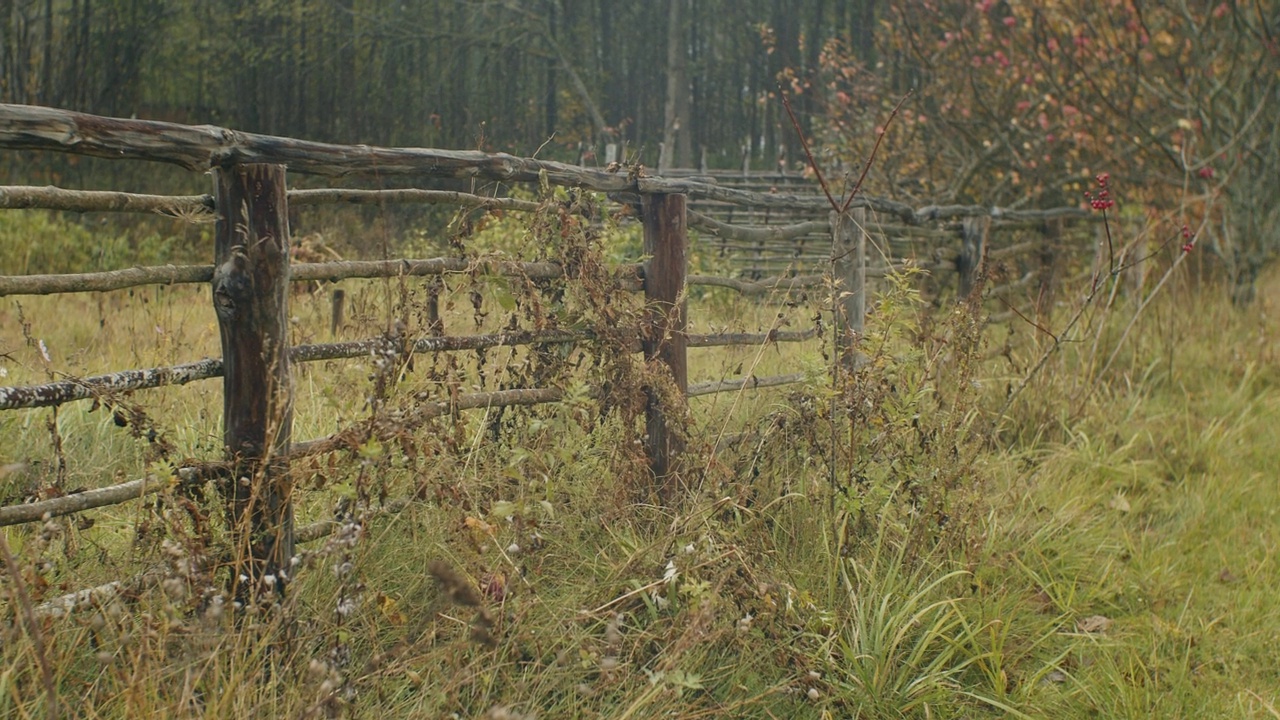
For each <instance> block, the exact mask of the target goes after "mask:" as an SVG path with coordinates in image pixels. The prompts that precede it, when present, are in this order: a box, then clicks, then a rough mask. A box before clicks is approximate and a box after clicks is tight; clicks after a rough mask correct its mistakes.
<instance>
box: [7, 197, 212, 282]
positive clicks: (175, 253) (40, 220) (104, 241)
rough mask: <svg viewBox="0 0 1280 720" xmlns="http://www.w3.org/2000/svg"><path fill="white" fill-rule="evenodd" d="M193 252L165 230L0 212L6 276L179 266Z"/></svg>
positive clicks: (32, 213) (182, 241)
mask: <svg viewBox="0 0 1280 720" xmlns="http://www.w3.org/2000/svg"><path fill="white" fill-rule="evenodd" d="M166 230H168V231H169V232H172V230H171V229H170V228H166ZM193 254H194V253H193V252H192V248H191V247H190V245H189V243H188V242H187V241H186V240H185V238H183V237H181V236H179V235H174V234H169V233H168V232H165V231H158V232H147V231H146V229H145V228H144V229H142V231H141V232H111V230H110V228H107V229H105V231H104V229H103V228H94V227H91V226H87V225H84V224H81V223H74V222H67V221H65V220H63V219H62V218H60V217H59V216H58V214H56V213H41V212H30V211H27V212H13V211H8V212H6V213H4V214H0V274H4V275H36V274H44V273H71V272H92V271H95V270H118V269H121V268H127V267H133V266H135V265H162V264H167V263H181V262H184V261H189V260H190V259H193V258H191V256H192V255H193Z"/></svg>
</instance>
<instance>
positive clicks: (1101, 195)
mask: <svg viewBox="0 0 1280 720" xmlns="http://www.w3.org/2000/svg"><path fill="white" fill-rule="evenodd" d="M1096 179H1097V181H1098V194H1097V195H1094V194H1093V193H1091V192H1088V191H1086V192H1085V194H1084V199H1085V200H1088V201H1089V207H1092V208H1093V209H1094V210H1106V209H1107V208H1110V207H1114V206H1115V204H1116V201H1115V200H1112V199H1111V188H1109V187H1108V184H1109V183H1110V182H1111V173H1102V174H1100V175H1098V177H1097V178H1096Z"/></svg>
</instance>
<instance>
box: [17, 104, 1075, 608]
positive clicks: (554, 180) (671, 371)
mask: <svg viewBox="0 0 1280 720" xmlns="http://www.w3.org/2000/svg"><path fill="white" fill-rule="evenodd" d="M0 149H28V150H45V151H56V152H66V153H75V154H80V155H92V156H99V157H107V158H115V159H134V160H148V161H158V162H165V163H170V164H175V165H178V166H180V167H184V168H187V169H189V170H192V171H198V172H204V171H210V170H211V171H213V172H214V175H215V177H216V180H217V192H216V193H215V194H213V195H183V196H161V195H139V194H131V193H121V192H104V191H76V190H67V189H62V188H57V187H39V188H36V187H23V186H8V187H0V208H13V209H24V208H45V209H51V210H60V211H70V212H144V213H162V214H168V215H174V216H179V217H186V218H198V217H205V216H208V217H212V218H214V219H215V221H216V223H217V225H216V233H215V237H216V248H215V252H214V257H213V258H212V260H213V264H212V265H201V266H173V265H169V266H159V267H139V268H128V269H121V270H108V271H103V272H92V273H75V274H66V275H32V276H18V277H0V296H4V295H33V294H35V295H38V294H57V293H70V292H104V291H112V290H121V289H126V288H131V287H136V286H140V285H156V284H159V285H166V284H183V283H186V284H205V283H207V284H210V285H211V286H212V289H213V298H214V311H215V313H216V315H217V318H218V322H219V328H220V337H221V341H222V357H221V358H210V359H203V360H199V361H196V362H192V363H187V364H182V365H175V366H171V367H157V368H149V369H137V370H125V371H121V372H116V373H110V374H106V375H98V376H94V377H87V378H67V379H64V380H59V381H55V382H49V383H45V384H39V385H29V386H22V387H0V410H12V409H20V408H40V407H55V406H58V405H61V404H64V403H67V402H72V401H76V400H82V399H89V398H95V399H99V400H102V401H104V402H111V401H112V400H113V398H114V396H116V395H118V394H120V393H127V392H132V391H137V390H143V389H147V388H156V387H162V386H169V385H182V384H186V383H190V382H194V381H197V380H203V379H209V378H215V377H222V378H223V383H224V386H223V398H224V413H223V414H224V435H223V444H224V453H223V457H222V458H220V459H219V460H216V461H212V462H205V463H188V464H186V465H184V466H183V467H181V468H179V469H178V470H177V471H175V474H174V476H173V477H169V478H157V477H147V478H142V479H137V480H132V481H129V482H125V483H120V484H117V485H113V486H110V487H104V488H97V489H92V490H88V491H86V492H83V493H78V494H73V495H67V496H63V497H53V498H48V499H45V500H41V501H39V502H35V503H30V504H24V505H16V506H10V507H0V526H3V525H9V524H15V523H22V522H32V521H36V520H39V519H40V518H42V517H46V516H57V515H64V514H70V513H76V512H82V511H85V510H89V509H93V508H98V507H104V506H107V505H112V504H118V503H121V502H126V501H129V500H132V499H136V498H138V497H143V496H145V495H148V494H151V493H154V492H158V491H160V490H162V489H164V488H166V487H170V486H172V485H173V484H174V483H194V482H203V481H205V480H207V479H210V478H213V479H216V480H218V481H219V484H220V487H222V488H223V491H224V494H225V498H226V503H227V512H228V519H229V521H230V524H231V525H232V527H233V532H234V533H235V535H234V537H235V540H236V543H237V546H238V548H239V549H240V550H241V552H239V553H237V558H238V559H237V562H238V563H239V565H238V566H237V568H236V571H235V572H234V573H232V575H233V585H234V586H235V587H234V590H235V592H236V594H237V597H238V598H239V599H241V600H242V601H244V602H248V601H250V600H251V599H252V598H251V597H250V593H248V588H258V587H261V581H262V579H263V578H273V579H274V586H273V587H274V590H275V591H276V592H277V593H281V592H284V590H285V582H286V577H287V573H286V572H282V571H283V570H285V569H286V568H287V567H288V563H289V562H290V559H291V558H292V557H293V553H294V547H295V545H296V543H297V542H301V541H303V540H304V539H314V537H319V536H320V535H321V534H323V533H322V531H320V530H314V529H311V530H305V529H299V528H295V527H294V523H293V510H292V505H291V495H292V487H291V482H292V480H291V474H290V472H289V464H290V463H291V462H293V461H296V460H298V459H300V458H304V457H309V456H314V455H319V454H322V453H326V452H334V451H354V450H355V449H357V448H358V447H360V446H361V443H363V442H364V441H366V440H368V439H371V438H390V437H392V434H393V433H394V432H400V431H402V430H403V429H405V428H410V429H411V428H416V427H420V426H421V425H422V424H423V423H425V422H426V421H427V420H429V419H431V418H434V417H440V416H442V415H445V414H447V413H452V412H456V411H459V410H466V409H478V408H497V407H507V406H515V405H537V404H542V403H551V402H558V401H560V399H561V397H562V395H563V393H562V391H561V390H560V389H558V388H520V389H510V390H501V391H495V392H488V393H473V394H470V395H463V396H460V397H457V398H455V399H453V400H452V401H450V402H441V401H439V400H433V399H431V398H429V397H421V398H413V404H412V406H411V407H409V408H407V409H402V410H400V411H397V413H398V414H397V415H396V418H395V420H396V422H395V423H394V427H392V426H391V425H392V424H390V423H387V422H386V421H384V420H380V419H379V417H380V416H379V414H378V413H376V412H375V414H374V417H373V419H371V420H367V421H362V422H360V423H356V424H354V425H352V426H350V427H348V428H346V429H344V430H341V431H339V432H337V433H334V434H333V435H330V436H327V437H323V438H316V439H312V440H308V441H303V442H293V441H292V437H291V431H290V418H291V408H292V398H293V395H292V389H291V374H290V367H291V365H292V364H294V363H306V362H314V361H318V360H333V359H340V358H355V357H363V356H369V355H371V354H373V353H375V352H377V351H379V349H380V348H383V347H384V346H385V345H386V343H387V342H388V340H387V339H386V338H368V339H365V340H357V341H350V342H337V343H327V344H317V345H302V346H298V347H289V346H288V343H287V333H286V332H285V321H286V318H287V304H288V293H287V292H286V287H287V283H288V282H290V281H314V280H328V281H340V280H344V279H350V278H389V277H409V276H440V275H448V274H461V273H466V274H469V275H473V276H481V275H495V276H508V277H521V278H528V279H532V280H540V281H544V280H545V281H558V282H573V281H575V279H576V278H574V277H572V275H573V273H574V272H575V271H574V270H572V269H567V268H569V266H562V265H561V264H559V263H556V262H515V261H498V260H478V259H469V258H432V259H396V260H382V261H341V262H328V263H310V264H308V263H299V264H291V263H290V261H289V242H290V240H289V228H288V222H287V217H288V209H289V208H290V206H314V205H322V204H340V203H348V204H382V203H440V204H449V205H453V206H457V207H463V208H474V209H482V210H503V211H514V212H533V211H536V210H538V209H539V208H540V207H541V206H540V205H539V204H538V203H534V202H530V201H526V200H519V199H513V198H507V197H489V196H484V195H478V194H472V193H460V192H446V191H437V190H423V189H416V188H404V189H385V190H361V189H337V188H334V189H314V190H287V189H286V188H285V182H286V174H285V173H286V171H285V168H286V167H287V168H288V172H292V173H304V174H312V175H319V176H324V177H346V176H364V177H375V176H376V177H378V178H382V179H385V178H395V177H405V176H413V177H430V178H464V179H474V180H487V181H495V182H500V183H512V182H527V183H537V184H538V185H540V186H548V185H552V186H566V187H576V188H583V189H587V190H591V191H597V192H601V193H606V194H608V195H609V197H611V198H613V199H615V200H618V201H620V202H623V203H625V204H628V205H630V206H633V207H638V208H639V210H640V213H639V214H640V218H641V222H642V223H643V226H644V244H645V253H646V255H647V256H648V257H649V259H648V261H647V262H645V263H643V264H636V265H624V266H622V267H619V268H617V269H616V275H615V277H614V281H615V282H614V283H613V286H612V287H614V288H616V290H618V291H643V292H644V294H645V299H646V309H647V311H646V320H645V322H644V325H643V329H642V332H641V333H640V334H639V335H638V336H637V337H635V338H634V340H633V341H628V344H627V347H626V348H625V349H627V350H631V351H635V352H643V354H644V357H645V359H646V361H647V362H648V363H649V364H650V366H651V367H653V368H657V369H659V370H660V372H659V373H658V375H659V376H660V377H661V379H659V380H656V381H653V382H651V383H650V384H649V385H648V386H647V387H646V388H645V390H646V393H647V396H648V402H647V411H646V438H647V440H646V448H647V452H648V456H649V462H650V467H651V469H652V471H653V478H654V485H653V494H654V495H655V497H657V498H660V499H661V500H662V501H664V502H667V503H672V504H674V503H677V502H679V499H680V494H681V493H680V490H681V488H682V487H683V483H684V480H683V478H682V472H683V470H682V466H681V463H680V455H681V452H682V450H683V448H684V442H685V433H686V432H687V430H686V428H685V421H684V420H685V417H686V415H687V411H686V403H687V400H688V399H689V398H692V397H698V396H701V395H706V394H712V393H718V392H741V391H744V390H750V389H754V388H765V387H776V386H780V385H785V384H790V383H796V382H803V381H804V377H803V376H802V375H800V374H790V375H779V376H774V377H761V378H756V377H747V378H738V379H733V380H714V381H707V382H701V383H692V384H690V382H689V378H688V371H687V352H688V348H698V347H721V346H729V345H761V344H766V343H774V342H802V341H806V340H810V339H812V338H815V337H817V333H816V332H815V331H813V330H806V331H783V330H777V329H775V330H772V331H770V332H764V333H722V334H712V335H694V334H690V333H688V331H687V321H688V318H687V313H688V308H687V303H686V297H687V288H688V287H690V286H705V287H719V288H726V289H731V290H734V291H737V292H740V293H743V294H745V295H759V294H765V293H772V292H778V293H785V292H793V291H800V290H803V289H807V288H818V287H823V288H829V289H830V290H831V291H832V292H833V297H838V298H841V300H840V302H839V303H838V304H839V306H840V311H839V313H837V321H838V327H839V328H840V330H841V337H842V341H841V342H842V347H843V346H845V345H848V347H849V348H852V347H853V343H856V340H857V337H858V336H859V335H860V333H861V330H862V318H863V315H864V314H865V305H866V292H867V288H866V278H867V277H872V276H874V275H876V274H878V273H882V272H883V270H879V269H877V268H874V267H868V251H867V249H866V245H867V244H868V243H869V240H868V233H873V236H874V237H879V238H881V239H888V238H895V239H896V238H906V237H914V238H917V239H925V240H928V241H932V242H939V243H940V242H949V241H950V240H951V239H953V238H956V237H957V236H956V233H957V232H959V231H962V230H963V229H964V228H970V230H969V235H968V237H972V236H973V231H972V228H974V227H981V228H983V237H984V238H985V237H986V233H988V232H990V231H991V230H992V229H998V228H1000V227H1002V226H1007V225H1010V224H1020V225H1025V224H1029V223H1039V224H1052V223H1054V222H1059V223H1060V221H1062V220H1064V219H1085V218H1088V217H1089V216H1088V214H1087V213H1086V212H1084V211H1082V210H1079V209H1076V208H1055V209H1051V210H1008V209H1001V208H989V207H981V206H968V205H947V206H927V207H922V208H918V209H917V208H912V207H910V206H907V205H904V204H902V203H898V202H895V201H891V200H886V199H883V198H874V197H859V198H857V199H856V200H855V201H854V203H853V205H852V211H851V212H850V213H848V214H846V215H836V214H833V215H831V216H827V213H828V211H829V210H830V208H829V207H828V204H827V201H826V200H825V199H823V198H820V197H817V196H816V195H797V194H787V193H775V192H757V191H755V190H744V189H736V188H729V187H724V186H721V185H719V184H717V183H716V182H715V181H714V178H711V179H703V178H685V179H679V178H658V177H650V176H647V175H646V174H645V173H644V171H643V169H642V168H639V167H635V168H623V169H622V170H620V171H619V172H607V171H600V170H590V169H584V168H580V167H576V166H571V165H565V164H562V163H555V162H549V161H543V160H536V159H531V158H520V157H515V156H511V155H506V154H501V153H498V154H492V153H482V152H475V151H455V150H436V149H426V148H378V147H369V146H341V145H332V144H327V143H317V142H310V141H305V140H297V139H293V138H283V137H275V136H269V135H260V134H253V133H243V132H237V131H234V130H228V129H224V128H218V127H213V126H198V127H197V126H185V125H177V124H173V123H162V122H152V121H141V120H131V119H120V118H104V117H97V116H92V115H86V114H82V113H75V112H70V111H66V110H58V109H53V108H38V107H29V106H20V105H0ZM689 198H697V199H699V200H703V201H707V202H710V203H723V204H729V205H733V206H739V207H742V206H746V207H753V208H762V209H764V210H766V211H767V213H772V216H775V217H777V216H781V217H787V216H791V217H798V216H807V217H808V218H809V219H800V220H798V221H792V222H788V223H785V224H781V225H776V224H775V225H767V226H759V225H742V224H733V223H729V222H724V221H722V220H720V219H717V218H714V217H711V216H709V215H706V214H703V213H697V212H690V211H689V210H688V207H687V201H688V199H689ZM775 211H776V212H775ZM871 214H874V215H875V217H876V220H879V219H881V218H888V219H890V220H891V222H887V223H883V224H882V223H878V222H876V221H873V220H872V219H871ZM976 219H981V220H976ZM948 222H950V223H954V224H955V225H956V227H942V228H940V227H937V226H938V225H940V224H943V223H948ZM690 228H693V229H695V230H697V231H701V232H703V233H705V234H706V235H708V236H714V237H716V238H719V239H720V242H721V243H723V244H724V247H725V248H726V249H727V248H729V247H730V243H738V244H739V245H743V244H745V245H748V246H750V249H752V250H757V249H758V250H759V251H760V252H759V257H760V258H761V259H762V260H763V259H764V257H765V253H764V248H765V247H766V246H773V247H776V246H777V245H779V244H782V243H792V244H794V247H795V248H799V249H804V248H806V247H808V246H807V245H806V243H811V244H816V243H815V242H813V241H812V240H811V239H812V238H817V239H820V240H819V241H820V242H822V243H823V245H824V246H825V247H824V248H823V251H824V252H822V253H821V254H819V255H812V256H807V255H804V254H803V253H802V252H800V251H797V252H796V253H795V255H796V256H806V257H813V258H814V259H815V260H817V261H820V262H821V264H823V265H824V267H823V268H822V272H821V273H820V274H819V273H810V274H805V275H801V276H798V277H768V278H763V279H761V280H758V281H749V280H744V279H741V278H725V277H715V276H704V275H691V274H689V267H688V252H689V244H688V243H689V238H688V230H689V229H690ZM876 228H879V230H878V231H877V230H876ZM895 241H896V240H895ZM984 242H985V241H984ZM972 244H973V243H972V242H971V243H970V245H972ZM980 249H981V250H982V252H979V253H977V254H974V252H973V250H972V248H968V249H966V250H964V251H962V253H961V257H962V258H968V260H970V261H975V260H978V259H981V258H987V259H991V258H994V257H997V256H999V257H1007V256H1013V255H1015V254H1020V253H1023V252H1034V251H1035V249H1036V245H1035V243H1030V244H1028V243H1022V244H1021V245H1015V246H1011V247H1008V248H997V249H991V250H987V249H986V248H985V245H984V246H983V247H981V248H980ZM934 267H937V268H940V269H941V268H945V267H947V263H946V262H938V263H936V264H935V265H934ZM960 269H961V270H964V269H965V268H964V267H962V268H960ZM962 274H963V273H962ZM1029 277H1030V276H1026V277H1024V278H1023V279H1022V281H1020V282H1027V281H1028V278H1029ZM599 339H600V338H599V336H598V335H597V334H596V333H595V332H593V331H592V330H583V329H574V330H555V329H549V330H537V331H534V330H514V331H509V332H504V333H493V334H486V335H471V336H441V337H435V336H433V337H421V338H411V339H399V340H397V343H398V344H397V346H396V352H398V353H430V352H450V351H459V350H477V349H484V348H491V347H499V346H517V345H546V344H558V343H581V342H588V341H593V340H599ZM843 354H844V350H842V355H843ZM375 409H377V408H375ZM313 536H314V537H313ZM241 578H244V579H245V580H244V582H240V579H241ZM73 604H74V603H73Z"/></svg>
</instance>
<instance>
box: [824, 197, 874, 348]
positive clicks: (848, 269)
mask: <svg viewBox="0 0 1280 720" xmlns="http://www.w3.org/2000/svg"><path fill="white" fill-rule="evenodd" d="M830 217H831V262H832V269H831V272H832V274H833V275H834V277H835V279H836V280H838V281H839V282H840V290H839V296H838V297H837V302H836V306H835V314H836V333H837V337H839V338H840V347H839V356H840V361H841V362H842V363H844V364H845V365H846V366H849V364H850V363H852V362H854V358H855V357H856V355H855V352H854V347H853V343H854V342H855V340H854V338H855V337H856V336H859V335H861V334H862V330H863V322H864V319H865V318H866V315H867V234H866V231H865V227H866V217H867V211H866V209H865V208H860V207H859V208H853V209H851V210H849V211H848V212H846V213H844V214H841V213H838V212H835V211H834V210H833V211H831V216H830Z"/></svg>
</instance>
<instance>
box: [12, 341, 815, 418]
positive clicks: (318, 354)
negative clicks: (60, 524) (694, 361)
mask: <svg viewBox="0 0 1280 720" xmlns="http://www.w3.org/2000/svg"><path fill="white" fill-rule="evenodd" d="M688 337H689V347H695V348H708V347H728V346H733V345H762V344H765V343H772V342H782V343H786V342H804V341H806V340H811V339H813V338H814V337H817V334H816V332H815V331H813V330H798V331H787V330H776V331H773V332H768V333H718V334H711V335H698V334H690V335H689V336H688ZM596 338H597V335H596V334H595V333H592V332H589V331H585V330H578V331H568V330H542V331H538V330H515V331H508V332H503V333H492V334H487V335H445V336H433V337H424V338H416V339H413V340H408V341H406V342H405V344H404V346H403V347H397V346H396V341H395V340H394V339H389V338H384V337H378V338H368V339H365V340H352V341H347V342H337V343H319V344H314V345H297V346H294V347H292V348H290V349H289V359H290V361H292V362H299V363H309V362H318V361H322V360H341V359H350V358H358V357H367V356H369V355H370V354H372V353H373V352H375V351H377V350H379V349H382V348H385V347H387V346H388V345H389V344H390V345H391V346H392V347H393V348H394V349H395V350H396V351H397V352H406V353H436V352H459V351H467V350H483V349H488V348H493V347H516V346H523V345H543V344H546V345H551V344H559V343H573V342H582V341H584V340H594V339H596ZM639 342H640V341H639V339H638V338H637V340H636V342H635V344H634V345H633V346H632V348H631V349H632V351H633V352H639V350H640V346H639ZM222 375H223V365H222V360H221V359H220V358H205V359H202V360H197V361H195V362H191V363H184V364H181V365H171V366H167V367H155V368H144V369H137V370H122V371H119V372H114V373H108V374H105V375H94V376H90V377H85V378H74V379H69V380H60V381H56V382H50V383H43V384H39V385H19V386H6V387H0V410H21V409H28V408H41V407H55V406H58V405H64V404H66V403H69V402H75V401H77V400H89V399H93V398H103V397H107V396H110V395H112V394H115V393H122V392H131V391H135V390H150V389H154V388H159V387H169V386H174V385H186V384H187V383H192V382H196V381H198V380H209V379H212V378H218V377H222Z"/></svg>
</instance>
